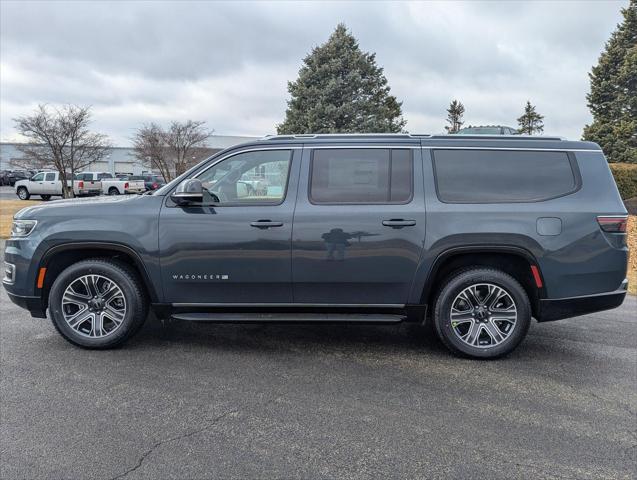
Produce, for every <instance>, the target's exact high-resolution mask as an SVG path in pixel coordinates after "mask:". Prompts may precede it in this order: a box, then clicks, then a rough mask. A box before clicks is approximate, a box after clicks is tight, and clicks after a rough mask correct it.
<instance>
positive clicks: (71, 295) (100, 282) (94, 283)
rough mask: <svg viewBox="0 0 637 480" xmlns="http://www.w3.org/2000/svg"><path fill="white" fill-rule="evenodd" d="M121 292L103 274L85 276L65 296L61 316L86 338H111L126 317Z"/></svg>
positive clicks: (76, 281) (78, 279)
mask: <svg viewBox="0 0 637 480" xmlns="http://www.w3.org/2000/svg"><path fill="white" fill-rule="evenodd" d="M126 312H127V305H126V297H124V293H123V292H122V289H121V288H120V287H119V286H118V285H117V284H116V283H115V282H113V281H112V280H111V279H109V278H106V277H104V276H102V275H83V276H81V277H79V278H77V279H76V280H74V281H72V282H71V283H70V284H69V285H68V287H67V288H66V290H65V291H64V294H63V295H62V315H63V316H64V320H65V321H66V323H67V324H68V326H69V327H70V328H72V329H73V330H75V331H76V332H77V333H78V334H80V335H83V336H85V337H91V338H100V337H105V336H108V335H111V334H112V333H113V332H114V331H115V330H117V329H118V328H119V326H120V325H121V324H122V323H123V322H124V319H125V318H126Z"/></svg>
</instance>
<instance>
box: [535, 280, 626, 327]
mask: <svg viewBox="0 0 637 480" xmlns="http://www.w3.org/2000/svg"><path fill="white" fill-rule="evenodd" d="M627 289H628V280H624V281H623V282H622V284H621V286H620V288H619V289H617V290H615V291H614V292H606V293H599V294H597V295H587V296H585V297H571V298H559V299H555V300H550V299H542V300H540V306H539V311H538V315H537V320H538V322H550V321H552V320H562V319H564V318H571V317H578V316H580V315H586V314H589V313H594V312H601V311H602V310H610V309H612V308H617V307H619V306H620V305H621V304H622V302H623V301H624V298H626V291H627Z"/></svg>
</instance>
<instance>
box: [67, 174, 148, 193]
mask: <svg viewBox="0 0 637 480" xmlns="http://www.w3.org/2000/svg"><path fill="white" fill-rule="evenodd" d="M77 176H78V178H81V179H83V180H87V181H90V180H92V181H99V182H101V183H102V193H104V194H106V195H124V194H126V193H144V192H145V191H146V187H145V185H144V181H143V180H120V179H118V178H115V177H113V175H112V174H111V173H108V172H82V173H78V175H77Z"/></svg>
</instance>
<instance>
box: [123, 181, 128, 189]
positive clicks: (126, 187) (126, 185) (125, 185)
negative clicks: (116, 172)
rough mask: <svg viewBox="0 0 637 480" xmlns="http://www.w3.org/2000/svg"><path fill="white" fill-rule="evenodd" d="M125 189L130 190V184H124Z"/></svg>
mask: <svg viewBox="0 0 637 480" xmlns="http://www.w3.org/2000/svg"><path fill="white" fill-rule="evenodd" d="M124 188H125V189H127V190H128V182H126V183H125V184H124Z"/></svg>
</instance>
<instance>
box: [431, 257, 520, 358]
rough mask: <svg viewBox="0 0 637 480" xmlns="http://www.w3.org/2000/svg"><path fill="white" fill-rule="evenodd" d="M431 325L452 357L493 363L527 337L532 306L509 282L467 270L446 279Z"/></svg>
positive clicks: (506, 277) (494, 273)
mask: <svg viewBox="0 0 637 480" xmlns="http://www.w3.org/2000/svg"><path fill="white" fill-rule="evenodd" d="M434 324H435V327H436V332H437V333H438V336H439V337H440V339H441V340H442V342H443V343H444V344H445V346H446V347H447V348H449V350H451V351H452V352H453V353H455V354H459V355H463V356H468V357H473V358H498V357H501V356H503V355H507V354H508V353H510V352H511V351H513V350H514V349H515V348H516V347H517V346H518V345H519V344H520V342H521V341H522V340H523V339H524V337H525V336H526V333H527V332H528V330H529V326H530V324H531V305H530V303H529V299H528V296H527V294H526V292H525V290H524V288H523V287H522V285H520V283H519V282H518V281H517V280H516V279H515V278H513V277H512V276H510V275H508V274H506V273H504V272H502V271H500V270H495V269H491V268H480V267H476V268H470V269H467V270H464V271H461V272H457V273H456V274H453V275H451V276H450V277H449V278H448V279H447V281H446V283H445V285H444V286H443V287H442V289H441V290H440V293H439V294H438V297H437V299H436V303H435V309H434Z"/></svg>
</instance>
